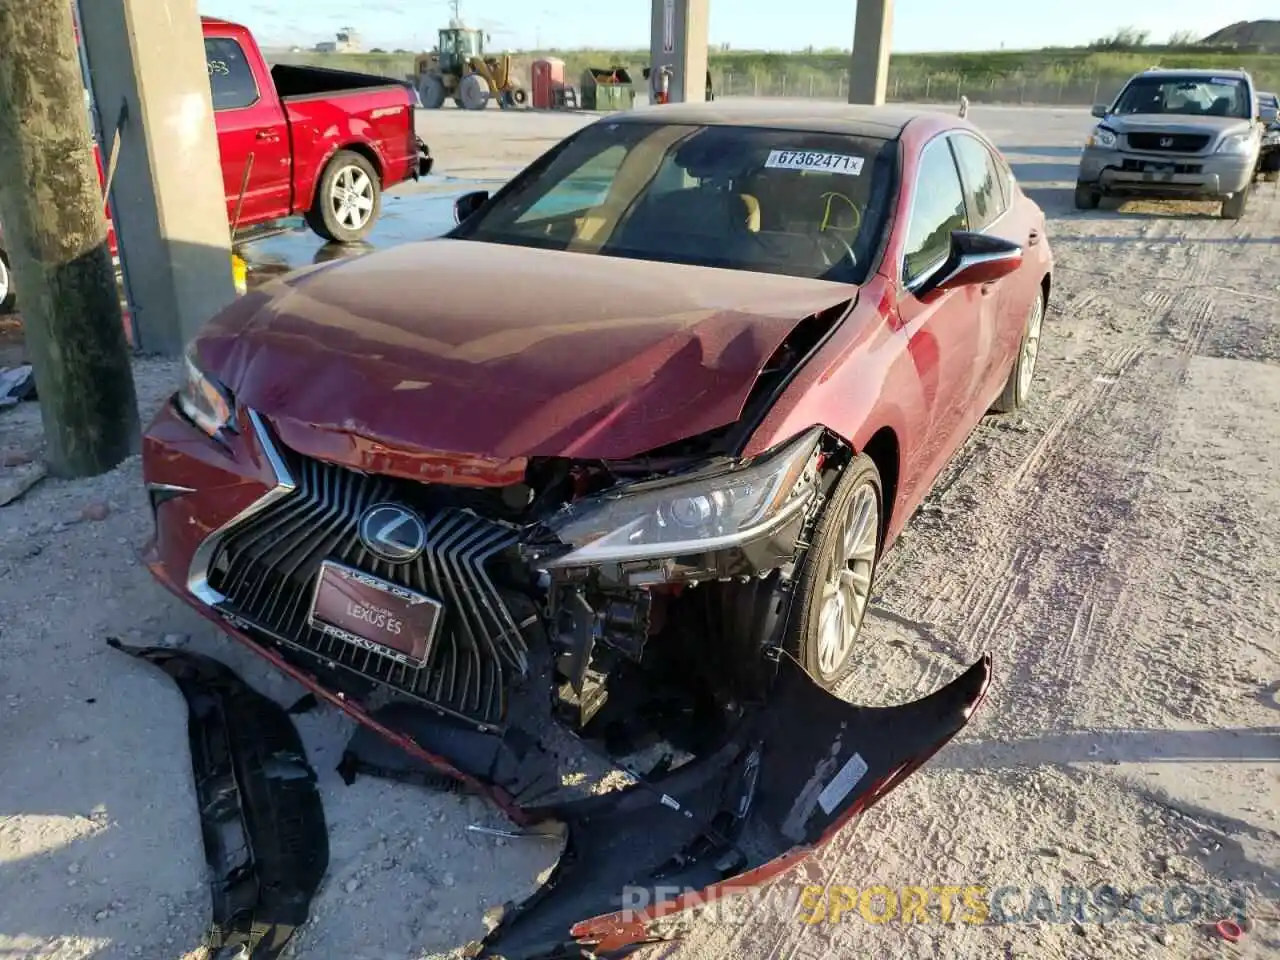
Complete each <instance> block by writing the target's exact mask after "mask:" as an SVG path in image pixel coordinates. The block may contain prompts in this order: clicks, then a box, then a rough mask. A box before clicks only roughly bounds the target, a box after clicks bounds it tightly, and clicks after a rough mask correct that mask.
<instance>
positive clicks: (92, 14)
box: [79, 0, 236, 356]
mask: <svg viewBox="0 0 1280 960" xmlns="http://www.w3.org/2000/svg"><path fill="white" fill-rule="evenodd" d="M79 6H80V9H79V15H80V34H81V42H82V43H83V45H84V51H85V59H86V63H87V66H88V71H89V77H90V84H91V88H92V90H93V97H94V103H95V106H96V110H97V114H98V120H99V124H98V126H99V136H100V142H101V147H102V157H103V165H104V167H105V166H106V165H107V163H108V162H109V158H110V156H111V145H112V142H113V139H114V137H115V135H116V130H117V125H118V124H119V135H120V148H119V159H118V163H117V167H116V171H115V176H114V179H113V181H112V186H111V210H112V214H113V219H114V222H115V228H116V237H117V241H118V243H119V246H120V260H121V264H122V267H123V270H124V275H125V282H126V291H127V293H128V297H129V305H130V309H131V312H132V317H133V329H134V345H135V346H136V347H137V348H138V349H139V350H143V351H146V352H148V353H159V354H163V355H166V356H176V355H178V354H180V353H181V352H182V350H183V347H184V345H185V344H186V342H188V341H189V340H190V339H191V337H192V336H193V335H194V334H195V332H196V331H197V330H198V329H199V328H200V326H201V325H202V324H203V323H204V321H205V320H207V319H208V318H209V317H210V316H212V315H213V314H214V313H216V312H217V311H218V310H220V309H221V308H222V307H224V306H226V305H227V304H229V303H231V302H232V301H233V300H234V299H235V295H236V293H235V286H234V283H233V280H232V275H231V237H230V229H229V227H228V224H227V204H226V197H225V194H224V188H223V179H222V165H221V162H220V160H219V156H218V139H217V133H216V131H215V127H214V118H213V101H212V97H211V95H210V92H209V72H208V66H207V64H206V60H205V55H204V34H203V31H202V29H201V26H200V14H199V10H198V8H197V2H196V0H79ZM122 108H123V111H124V122H123V123H122V124H120V117H121V113H122Z"/></svg>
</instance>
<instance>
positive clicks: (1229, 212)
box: [1222, 187, 1249, 220]
mask: <svg viewBox="0 0 1280 960" xmlns="http://www.w3.org/2000/svg"><path fill="white" fill-rule="evenodd" d="M1248 205H1249V188H1248V187H1245V188H1244V189H1243V190H1240V191H1237V192H1236V193H1234V194H1232V195H1231V196H1230V197H1228V198H1227V199H1226V200H1223V201H1222V218H1223V219H1224V220H1239V219H1240V218H1241V217H1243V216H1244V208H1245V207H1246V206H1248Z"/></svg>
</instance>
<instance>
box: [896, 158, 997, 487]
mask: <svg viewBox="0 0 1280 960" xmlns="http://www.w3.org/2000/svg"><path fill="white" fill-rule="evenodd" d="M967 229H969V215H968V210H967V208H966V206H965V201H964V191H963V188H962V186H961V182H960V175H959V171H958V170H957V169H956V164H955V159H954V158H953V157H952V154H951V148H950V146H949V145H948V143H947V141H946V139H945V138H943V137H939V138H937V139H935V140H933V141H932V142H930V143H929V144H927V145H926V146H925V148H924V150H923V151H922V153H921V155H920V164H919V167H918V169H917V173H916V183H915V192H914V194H913V200H912V206H911V218H910V221H909V222H908V224H907V239H906V245H905V256H904V258H903V276H902V280H903V283H904V285H905V287H906V289H904V290H903V292H902V294H901V296H900V298H899V301H898V314H899V316H900V317H901V320H902V324H903V329H904V330H905V332H906V333H907V336H908V346H907V349H908V352H909V354H910V356H911V362H912V363H913V364H914V365H915V368H916V373H917V375H918V376H919V378H920V385H921V391H922V393H923V395H924V402H925V409H926V417H927V422H926V427H925V430H924V431H923V433H922V435H921V442H920V447H919V448H918V450H917V451H916V452H915V454H914V457H915V459H916V461H917V463H918V464H919V467H920V469H921V474H920V475H921V478H922V483H921V487H922V489H927V488H928V486H929V485H930V484H931V483H932V481H933V478H934V476H936V474H937V472H938V471H939V470H940V469H941V468H942V466H943V465H944V464H945V463H946V462H947V460H949V459H950V458H951V455H952V454H953V453H954V452H955V450H956V448H957V447H958V446H959V445H960V444H961V443H962V442H963V441H964V439H965V437H966V436H968V434H969V431H970V429H971V428H972V426H973V422H974V419H975V418H974V417H973V416H972V414H971V411H970V407H971V405H972V398H973V395H974V391H975V389H976V383H975V376H974V374H975V357H976V351H977V345H978V332H977V331H978V325H977V323H976V320H975V318H976V317H977V315H978V313H979V312H980V311H981V309H982V307H981V303H982V301H983V300H984V299H985V298H984V296H983V294H982V292H981V291H980V290H979V288H977V287H973V286H966V287H960V288H957V289H955V290H948V291H944V292H935V293H930V294H927V295H926V296H924V297H917V296H916V295H915V294H914V293H912V292H911V287H912V286H914V285H916V284H917V283H918V282H919V281H921V280H924V279H925V278H927V277H929V276H930V275H931V274H932V273H934V272H935V271H936V270H937V269H938V268H939V267H941V265H942V261H943V260H944V259H945V258H946V256H947V253H948V251H949V250H950V244H951V234H952V232H953V231H955V230H967Z"/></svg>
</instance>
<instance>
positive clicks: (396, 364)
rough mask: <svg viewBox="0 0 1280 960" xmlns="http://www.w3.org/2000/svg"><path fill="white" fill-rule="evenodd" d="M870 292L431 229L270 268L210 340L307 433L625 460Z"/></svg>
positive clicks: (480, 453)
mask: <svg viewBox="0 0 1280 960" xmlns="http://www.w3.org/2000/svg"><path fill="white" fill-rule="evenodd" d="M855 294H856V288H854V287H851V286H849V285H846V284H837V283H831V282H828V281H823V280H810V279H801V278H795V277H784V276H774V275H767V274H752V273H747V272H744V271H734V270H717V269H711V268H705V267H691V266H681V265H672V264H662V263H649V262H645V261H639V260H626V259H618V258H613V257H603V256H594V255H584V254H573V253H565V252H560V251H548V250H537V249H531V248H524V247H516V246H509V245H501V244H487V243H478V242H474V241H467V240H447V239H442V240H430V241H425V242H421V243H414V244H406V245H403V246H399V247H395V248H393V249H390V250H386V251H380V252H376V253H372V254H369V255H367V256H362V257H358V258H355V259H351V260H346V261H339V262H337V263H333V264H325V265H322V266H319V267H315V268H309V269H306V270H302V271H299V272H298V273H295V274H293V275H290V276H288V277H285V278H282V279H280V280H278V281H275V282H273V283H270V284H267V285H265V286H263V287H261V288H259V290H257V291H255V292H254V293H253V294H250V296H249V297H247V298H245V299H244V300H242V301H241V302H240V303H238V304H237V305H235V306H233V307H232V308H230V309H229V310H228V311H227V312H226V313H224V314H222V315H221V316H219V317H217V318H215V319H214V320H213V321H211V323H210V324H209V326H208V327H207V328H206V329H205V331H204V332H202V334H201V335H200V337H199V339H198V341H197V349H198V351H199V355H200V359H201V361H202V363H204V364H205V366H206V367H207V369H208V371H209V372H210V373H211V374H213V375H214V376H216V377H218V379H219V380H221V381H222V382H223V383H224V384H225V385H226V386H227V387H228V388H230V389H231V390H232V392H233V393H234V394H235V396H236V398H237V399H238V400H239V401H240V402H241V403H243V404H246V405H248V406H249V407H251V408H253V409H255V410H257V411H258V412H259V413H260V414H262V415H264V416H266V417H267V418H268V419H269V420H272V421H273V422H276V423H277V426H278V427H279V426H280V425H282V424H284V425H285V427H286V429H287V433H288V436H286V437H285V440H286V442H287V443H291V445H292V443H293V442H296V439H297V438H298V437H299V436H300V435H301V432H302V431H303V430H304V429H305V430H309V431H312V432H317V431H318V432H321V433H328V434H344V435H347V437H349V438H358V439H359V440H360V441H364V442H367V441H372V442H373V443H375V444H381V445H386V446H387V447H389V448H393V449H395V450H399V451H405V452H411V453H412V452H420V453H429V452H447V453H450V454H462V455H473V456H476V457H479V458H483V459H485V460H488V461H495V460H496V461H511V460H514V459H516V458H524V457H529V456H571V457H582V458H591V459H594V458H601V459H616V458H625V457H630V456H635V455H637V454H640V453H643V452H646V451H648V450H651V449H654V448H655V447H658V446H661V445H663V444H666V443H671V442H674V441H677V440H681V439H684V438H687V437H691V436H695V435H697V434H700V433H703V432H705V431H708V430H712V429H715V428H717V427H720V426H724V425H726V424H728V423H731V422H733V421H734V420H735V419H737V418H738V417H739V415H740V414H741V412H742V408H743V405H744V404H745V402H746V399H747V396H748V394H749V392H750V390H751V387H752V385H753V384H754V382H755V379H756V376H757V374H758V372H759V371H760V369H761V368H762V367H763V366H764V364H765V363H766V361H767V360H768V359H769V357H770V356H771V355H772V354H773V353H774V351H775V350H776V349H777V348H778V347H779V345H780V344H781V343H782V341H783V340H784V338H785V337H786V336H787V334H788V333H789V332H790V331H791V330H792V329H793V328H794V327H795V326H796V324H797V323H798V322H799V321H800V320H802V319H803V318H804V317H806V316H808V315H810V314H812V313H815V312H817V311H821V310H825V309H828V308H831V307H833V306H835V305H837V304H840V303H842V302H843V301H846V300H848V299H850V298H851V297H852V296H854V295H855ZM290 422H291V423H290ZM333 439H334V438H333V437H332V436H330V437H329V439H328V441H327V442H326V443H322V444H320V445H321V446H323V447H325V448H326V449H328V450H330V451H332V450H333V448H334V444H333V443H332V441H333ZM307 446H308V447H312V450H313V452H314V450H315V447H314V446H313V445H312V444H310V443H308V444H307ZM366 446H367V443H366ZM331 455H332V454H331Z"/></svg>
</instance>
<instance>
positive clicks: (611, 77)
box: [582, 67, 636, 112]
mask: <svg viewBox="0 0 1280 960" xmlns="http://www.w3.org/2000/svg"><path fill="white" fill-rule="evenodd" d="M635 102H636V88H635V85H634V84H633V83H632V82H631V74H629V73H628V72H627V68H626V67H610V68H609V69H607V70H599V69H597V68H595V67H588V68H587V69H586V70H584V71H583V73H582V109H583V110H604V111H608V112H613V111H614V110H630V109H631V108H632V107H633V106H635Z"/></svg>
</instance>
